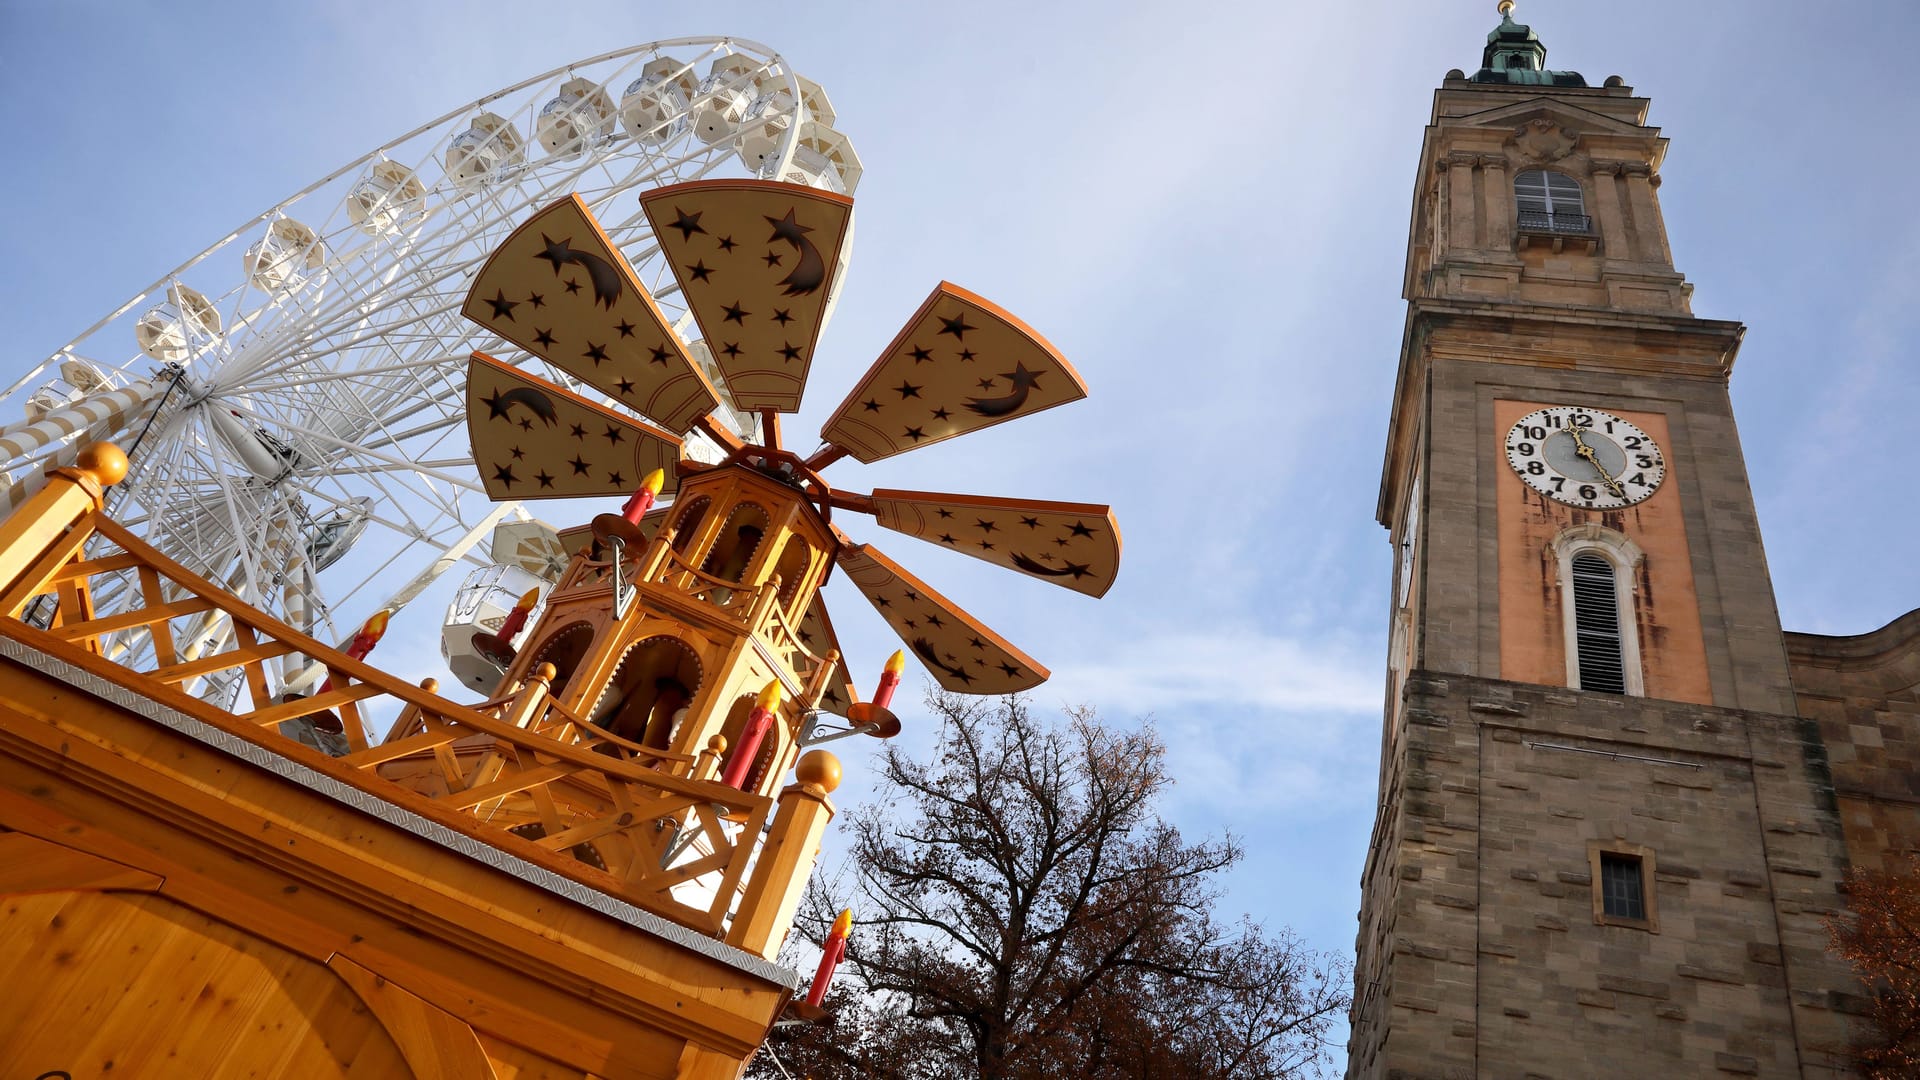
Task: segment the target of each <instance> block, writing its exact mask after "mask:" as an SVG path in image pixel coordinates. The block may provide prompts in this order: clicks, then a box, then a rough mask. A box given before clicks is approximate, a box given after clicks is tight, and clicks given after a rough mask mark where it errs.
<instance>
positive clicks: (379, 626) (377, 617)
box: [360, 608, 393, 641]
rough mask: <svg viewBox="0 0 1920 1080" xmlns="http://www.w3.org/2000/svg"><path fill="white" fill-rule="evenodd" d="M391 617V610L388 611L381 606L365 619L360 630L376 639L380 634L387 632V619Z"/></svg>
mask: <svg viewBox="0 0 1920 1080" xmlns="http://www.w3.org/2000/svg"><path fill="white" fill-rule="evenodd" d="M391 618H393V612H391V611H388V610H387V609H386V608H381V609H380V610H379V611H376V612H374V613H373V615H372V617H370V618H369V619H367V621H366V625H364V626H362V627H360V632H361V633H363V634H365V635H367V636H368V637H370V638H372V639H374V640H375V641H378V640H380V635H382V634H384V633H386V632H387V621H388V620H389V619H391Z"/></svg>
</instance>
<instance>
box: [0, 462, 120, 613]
mask: <svg viewBox="0 0 1920 1080" xmlns="http://www.w3.org/2000/svg"><path fill="white" fill-rule="evenodd" d="M126 475H127V455H126V454H124V453H122V452H121V451H120V448H119V447H117V446H115V445H113V444H112V443H103V442H101V443H94V444H93V445H92V446H89V447H87V448H86V449H85V450H82V451H80V456H79V457H78V458H77V459H75V461H74V463H73V464H72V465H71V466H68V467H66V468H61V469H55V470H54V471H53V474H52V475H51V476H49V477H48V478H47V486H46V487H43V488H41V489H40V490H39V491H37V492H35V493H34V494H33V496H32V497H31V498H29V499H28V500H27V501H26V502H25V503H24V504H22V505H21V507H20V509H18V510H15V511H14V512H13V513H12V514H10V515H8V517H7V518H6V520H5V521H0V593H11V592H13V591H14V590H15V588H16V587H17V586H19V585H20V584H21V580H20V579H21V578H22V577H24V576H25V575H26V574H27V573H28V572H29V571H30V570H32V569H33V567H34V564H35V563H36V562H37V561H39V559H40V557H41V556H42V555H44V554H46V552H47V550H48V549H49V548H51V547H53V546H54V544H55V543H56V542H58V541H59V539H60V538H61V536H63V535H64V534H65V533H66V531H67V530H68V529H70V528H72V527H73V524H74V522H76V521H79V520H80V519H81V518H82V517H84V516H85V515H87V514H89V513H91V512H93V511H95V510H98V509H100V507H101V506H103V505H104V504H105V502H106V489H107V488H109V487H112V486H113V485H115V484H117V483H119V482H120V481H121V480H122V479H124V478H125V477H126ZM52 569H58V567H54V568H52ZM42 580H44V578H43V579H42ZM32 584H33V586H34V587H38V586H39V584H40V582H33V583H32Z"/></svg>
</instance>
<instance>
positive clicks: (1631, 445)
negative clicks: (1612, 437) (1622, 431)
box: [1623, 435, 1646, 450]
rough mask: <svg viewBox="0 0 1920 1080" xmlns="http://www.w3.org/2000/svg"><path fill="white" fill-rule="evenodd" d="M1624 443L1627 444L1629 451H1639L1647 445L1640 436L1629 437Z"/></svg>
mask: <svg viewBox="0 0 1920 1080" xmlns="http://www.w3.org/2000/svg"><path fill="white" fill-rule="evenodd" d="M1623 441H1624V442H1625V443H1626V444H1627V449H1629V450H1638V449H1640V448H1641V447H1642V446H1644V445H1645V444H1646V440H1645V439H1642V438H1641V437H1640V436H1638V435H1629V436H1627V437H1626V439H1625V440H1623Z"/></svg>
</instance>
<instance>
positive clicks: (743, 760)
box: [720, 679, 780, 791]
mask: <svg viewBox="0 0 1920 1080" xmlns="http://www.w3.org/2000/svg"><path fill="white" fill-rule="evenodd" d="M779 708H780V680H778V679H775V680H773V681H772V682H770V683H768V684H767V688H766V689H764V690H762V691H760V697H759V698H758V699H756V700H755V701H754V703H753V712H751V713H749V714H747V727H746V730H744V731H742V732H741V733H740V745H738V746H736V747H734V748H733V756H732V757H729V758H728V759H727V768H726V771H725V772H723V773H721V774H720V782H721V783H723V784H725V785H727V786H728V787H731V788H740V790H742V791H744V790H746V788H745V787H744V786H743V785H744V784H745V783H746V782H747V770H748V769H751V768H753V759H754V758H755V757H757V756H759V754H760V743H761V740H763V739H765V738H766V737H767V732H768V731H769V730H771V729H772V728H773V714H774V712H775V710H777V709H779Z"/></svg>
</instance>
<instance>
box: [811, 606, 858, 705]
mask: <svg viewBox="0 0 1920 1080" xmlns="http://www.w3.org/2000/svg"><path fill="white" fill-rule="evenodd" d="M800 643H801V644H802V645H805V646H806V647H807V648H808V649H810V650H812V652H813V653H814V655H816V656H826V655H827V654H828V653H829V652H832V653H835V654H838V653H840V636H839V635H838V634H836V633H834V630H833V620H832V619H830V618H828V617H827V600H826V597H824V596H822V595H821V594H819V593H815V594H814V596H813V602H812V603H810V604H808V605H807V613H806V614H805V615H803V616H801V617H800ZM859 700H860V692H859V690H857V689H855V688H854V685H853V678H852V676H851V674H850V673H849V672H848V670H847V659H846V657H845V656H838V657H837V658H836V659H835V660H834V663H833V675H832V676H831V677H830V678H829V679H828V680H827V689H826V692H825V693H824V694H822V695H820V703H821V705H822V706H824V707H825V708H826V710H827V711H828V712H833V713H844V712H846V711H847V707H848V706H850V705H852V704H853V703H854V702H856V701H859Z"/></svg>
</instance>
